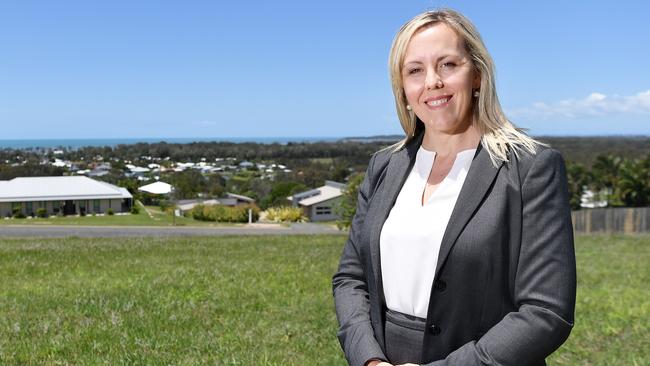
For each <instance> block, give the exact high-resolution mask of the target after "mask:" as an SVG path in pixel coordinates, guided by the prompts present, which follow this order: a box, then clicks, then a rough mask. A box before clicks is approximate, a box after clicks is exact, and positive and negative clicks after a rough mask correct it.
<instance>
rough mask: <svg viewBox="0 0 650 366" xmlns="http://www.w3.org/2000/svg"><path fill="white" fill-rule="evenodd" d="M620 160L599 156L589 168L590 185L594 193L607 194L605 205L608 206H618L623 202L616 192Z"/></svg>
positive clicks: (609, 156)
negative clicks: (603, 192)
mask: <svg viewBox="0 0 650 366" xmlns="http://www.w3.org/2000/svg"><path fill="white" fill-rule="evenodd" d="M621 163H622V162H621V158H620V157H618V156H612V155H607V156H604V155H599V156H597V157H596V161H595V162H594V164H593V165H592V166H591V174H592V177H593V179H592V184H591V189H593V190H594V192H601V191H603V190H604V191H606V192H607V197H606V199H607V203H608V205H610V206H620V205H622V204H623V202H622V201H621V199H620V195H619V194H618V192H617V188H618V185H619V184H618V179H619V176H620V170H621Z"/></svg>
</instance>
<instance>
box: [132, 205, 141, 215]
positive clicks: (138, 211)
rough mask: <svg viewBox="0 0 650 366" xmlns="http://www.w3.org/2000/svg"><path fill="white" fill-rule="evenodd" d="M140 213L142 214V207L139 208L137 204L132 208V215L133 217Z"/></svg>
mask: <svg viewBox="0 0 650 366" xmlns="http://www.w3.org/2000/svg"><path fill="white" fill-rule="evenodd" d="M139 213H140V207H138V205H137V204H136V205H133V206H131V214H132V215H137V214H139Z"/></svg>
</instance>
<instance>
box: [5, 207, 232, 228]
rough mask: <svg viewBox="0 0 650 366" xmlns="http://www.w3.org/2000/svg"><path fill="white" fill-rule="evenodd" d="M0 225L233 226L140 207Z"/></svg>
mask: <svg viewBox="0 0 650 366" xmlns="http://www.w3.org/2000/svg"><path fill="white" fill-rule="evenodd" d="M0 225H39V226H40V225H75V226H77V225H80V226H172V225H177V226H233V225H237V224H226V223H217V222H208V221H199V220H194V219H192V218H188V217H176V218H175V219H174V217H172V215H171V213H169V212H163V211H161V210H160V208H159V207H157V206H146V208H145V207H144V206H142V205H140V213H139V214H137V215H131V214H127V215H97V216H92V215H86V216H83V217H81V216H52V217H48V218H25V219H14V218H10V219H4V218H0Z"/></svg>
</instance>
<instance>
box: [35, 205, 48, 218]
mask: <svg viewBox="0 0 650 366" xmlns="http://www.w3.org/2000/svg"><path fill="white" fill-rule="evenodd" d="M36 216H38V217H41V218H46V217H47V210H46V209H45V208H43V207H41V208H39V209H37V210H36Z"/></svg>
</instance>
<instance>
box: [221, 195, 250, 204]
mask: <svg viewBox="0 0 650 366" xmlns="http://www.w3.org/2000/svg"><path fill="white" fill-rule="evenodd" d="M226 197H227V198H235V199H237V200H240V201H245V202H250V203H253V202H255V200H254V199H252V198H250V197H247V196H242V195H241V194H234V193H228V192H226ZM224 204H225V203H224Z"/></svg>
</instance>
